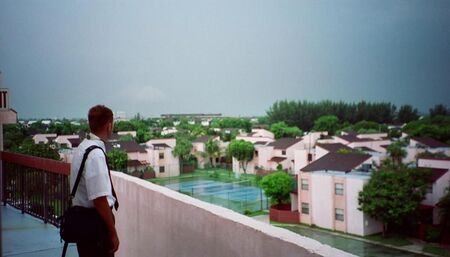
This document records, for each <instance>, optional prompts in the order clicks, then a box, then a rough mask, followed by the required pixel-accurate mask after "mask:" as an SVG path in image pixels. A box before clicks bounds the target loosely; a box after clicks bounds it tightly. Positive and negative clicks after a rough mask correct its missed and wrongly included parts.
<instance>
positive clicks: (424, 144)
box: [403, 137, 450, 163]
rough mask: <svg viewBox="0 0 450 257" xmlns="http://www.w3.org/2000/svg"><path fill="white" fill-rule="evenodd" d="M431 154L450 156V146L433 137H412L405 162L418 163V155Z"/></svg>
mask: <svg viewBox="0 0 450 257" xmlns="http://www.w3.org/2000/svg"><path fill="white" fill-rule="evenodd" d="M426 151H428V152H430V153H438V152H441V153H444V154H446V155H447V156H449V155H450V145H448V144H446V143H443V142H440V141H438V140H436V139H434V138H431V137H411V138H410V140H409V144H408V146H407V147H406V153H407V155H406V157H405V158H404V159H403V162H405V163H408V162H416V160H417V155H418V154H419V153H423V152H426Z"/></svg>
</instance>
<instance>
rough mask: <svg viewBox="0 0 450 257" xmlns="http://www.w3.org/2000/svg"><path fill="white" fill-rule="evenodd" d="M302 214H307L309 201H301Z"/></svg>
mask: <svg viewBox="0 0 450 257" xmlns="http://www.w3.org/2000/svg"><path fill="white" fill-rule="evenodd" d="M302 214H309V203H302Z"/></svg>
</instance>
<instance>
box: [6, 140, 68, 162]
mask: <svg viewBox="0 0 450 257" xmlns="http://www.w3.org/2000/svg"><path fill="white" fill-rule="evenodd" d="M12 151H13V152H16V153H21V154H26V155H31V156H36V157H42V158H47V159H52V160H58V161H59V160H61V157H60V156H59V153H58V151H56V150H55V149H53V148H52V147H51V146H50V145H48V144H35V143H34V141H33V140H32V139H25V140H24V141H23V143H22V144H21V145H20V146H18V147H14V148H13V149H12Z"/></svg>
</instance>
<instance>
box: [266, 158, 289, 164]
mask: <svg viewBox="0 0 450 257" xmlns="http://www.w3.org/2000/svg"><path fill="white" fill-rule="evenodd" d="M284 160H286V158H284V157H272V159H270V160H269V161H271V162H276V163H280V162H282V161H284Z"/></svg>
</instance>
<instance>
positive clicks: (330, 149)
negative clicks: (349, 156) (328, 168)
mask: <svg viewBox="0 0 450 257" xmlns="http://www.w3.org/2000/svg"><path fill="white" fill-rule="evenodd" d="M317 146H319V147H320V148H323V149H325V150H327V151H328V152H333V153H334V152H337V151H339V149H346V150H352V149H351V148H350V147H348V146H346V145H344V144H341V143H332V144H317Z"/></svg>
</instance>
